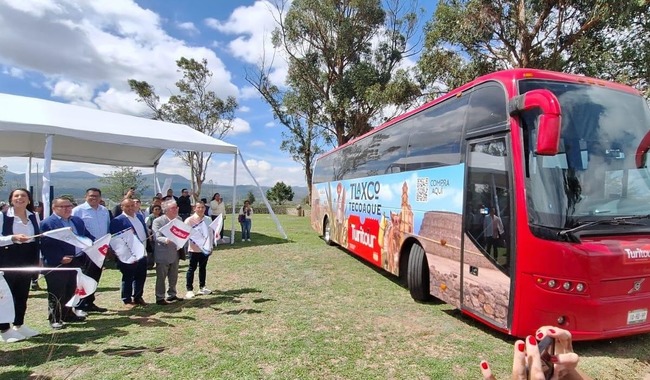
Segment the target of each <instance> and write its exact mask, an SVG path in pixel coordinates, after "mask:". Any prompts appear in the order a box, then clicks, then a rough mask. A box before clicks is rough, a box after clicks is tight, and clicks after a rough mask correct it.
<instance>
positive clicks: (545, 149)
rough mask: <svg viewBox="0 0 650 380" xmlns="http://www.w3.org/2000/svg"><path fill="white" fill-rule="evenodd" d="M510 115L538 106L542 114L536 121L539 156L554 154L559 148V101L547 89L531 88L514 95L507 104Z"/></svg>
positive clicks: (560, 113)
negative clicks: (521, 93) (523, 92)
mask: <svg viewBox="0 0 650 380" xmlns="http://www.w3.org/2000/svg"><path fill="white" fill-rule="evenodd" d="M508 107H509V112H510V116H515V115H517V114H519V113H520V112H522V111H527V110H530V109H533V108H539V109H540V110H541V112H542V114H541V115H540V116H539V119H538V122H537V147H536V148H535V153H537V154H538V155H540V156H555V155H556V154H557V153H558V151H559V150H560V130H561V127H562V112H561V110H560V102H559V101H558V100H557V97H555V95H554V94H553V93H552V92H551V91H549V90H543V89H542V90H532V91H529V92H527V93H525V94H523V95H519V96H515V97H514V98H512V99H511V100H510V102H509V104H508Z"/></svg>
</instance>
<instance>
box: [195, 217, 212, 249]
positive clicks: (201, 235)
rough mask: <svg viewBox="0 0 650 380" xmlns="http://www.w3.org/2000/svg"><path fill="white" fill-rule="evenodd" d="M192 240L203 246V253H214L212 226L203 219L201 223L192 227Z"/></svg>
mask: <svg viewBox="0 0 650 380" xmlns="http://www.w3.org/2000/svg"><path fill="white" fill-rule="evenodd" d="M190 240H191V241H192V243H194V244H196V245H198V246H199V247H201V251H202V252H203V254H205V255H209V254H211V253H212V239H210V228H209V227H208V225H207V224H205V222H203V221H201V223H199V224H197V225H195V226H194V227H192V231H190Z"/></svg>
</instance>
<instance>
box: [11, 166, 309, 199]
mask: <svg viewBox="0 0 650 380" xmlns="http://www.w3.org/2000/svg"><path fill="white" fill-rule="evenodd" d="M102 177H103V176H100V175H96V174H92V173H88V172H84V171H73V172H54V173H51V175H50V184H51V185H52V186H54V195H55V196H56V195H60V194H70V195H72V196H73V197H75V199H77V200H78V201H81V200H83V198H84V194H85V191H86V189H87V188H89V187H97V188H100V189H101V188H102V183H101V182H100V181H99V179H100V178H102ZM170 177H171V178H172V189H174V195H176V196H178V195H180V193H181V189H182V188H190V180H189V179H187V178H185V177H183V176H181V175H178V174H165V173H158V181H159V182H160V184H161V185H162V183H163V182H164V181H165V179H167V178H170ZM141 178H142V179H144V183H145V184H147V185H148V186H149V187H148V189H146V190H145V196H144V197H143V199H142V201H143V203H147V202H148V201H149V200H150V199H151V198H152V197H153V196H154V190H153V189H154V179H153V174H143V175H142V177H141ZM30 182H31V186H32V187H33V191H34V192H35V193H36V194H37V195H38V197H39V199H40V195H39V194H40V192H41V191H40V188H41V186H42V183H43V178H42V174H39V175H37V174H36V173H32V175H31V177H30ZM24 186H25V174H19V173H13V172H10V171H8V172H7V173H6V174H5V187H4V188H2V189H0V200H6V199H7V197H8V196H9V191H10V189H14V188H17V187H24ZM269 188H270V187H269V186H262V190H263V191H264V193H265V194H266V190H268V189H269ZM291 189H292V190H293V193H294V197H293V202H292V203H303V199H304V198H305V197H306V196H307V187H305V186H292V187H291ZM202 190H203V191H202V194H201V198H207V199H208V200H209V199H210V198H211V197H212V195H213V194H214V193H215V192H219V193H220V194H221V196H222V197H223V198H224V199H225V200H226V202H227V203H231V202H232V194H233V186H222V185H211V184H210V183H207V182H206V183H203V189H202ZM249 191H251V192H253V195H255V199H256V202H260V201H261V200H262V196H261V195H260V191H259V190H258V189H257V186H255V185H237V199H238V200H241V199H243V198H244V196H246V194H248V192H249Z"/></svg>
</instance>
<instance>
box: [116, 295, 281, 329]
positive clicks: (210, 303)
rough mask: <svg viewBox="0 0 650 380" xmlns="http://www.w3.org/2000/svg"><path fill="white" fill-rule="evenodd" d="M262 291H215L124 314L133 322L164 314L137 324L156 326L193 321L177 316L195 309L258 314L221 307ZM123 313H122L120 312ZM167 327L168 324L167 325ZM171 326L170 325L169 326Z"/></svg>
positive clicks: (234, 313)
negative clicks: (128, 314)
mask: <svg viewBox="0 0 650 380" xmlns="http://www.w3.org/2000/svg"><path fill="white" fill-rule="evenodd" d="M261 292H262V291H261V290H259V289H255V288H242V289H232V290H225V291H220V290H215V291H213V292H212V294H209V295H199V296H195V297H194V298H192V299H189V300H188V299H185V300H182V301H175V302H172V303H170V304H168V305H164V306H162V305H156V304H151V305H148V306H147V307H134V308H133V309H131V310H127V311H125V312H127V313H130V314H133V315H132V316H131V317H130V318H129V319H131V320H134V315H135V316H138V317H139V318H147V315H151V314H155V313H159V312H164V313H165V314H166V315H161V316H160V318H150V320H149V321H142V322H139V323H141V324H142V325H156V323H164V324H166V322H162V320H161V319H164V318H170V317H171V318H176V319H179V318H180V319H189V320H194V318H191V317H186V316H182V315H180V316H179V315H178V314H179V313H183V312H184V310H185V309H190V308H196V309H206V308H208V309H212V310H214V311H217V312H220V313H222V314H226V315H240V314H260V313H262V311H261V310H257V309H253V308H238V309H234V310H227V311H226V308H225V307H223V306H224V305H229V304H230V305H237V304H240V303H242V302H243V301H242V299H241V297H242V296H244V295H246V294H255V293H261ZM269 301H275V300H274V299H271V298H255V299H253V300H252V302H253V303H255V304H259V303H264V302H269ZM120 313H124V312H120ZM167 325H169V324H167ZM170 326H171V325H170Z"/></svg>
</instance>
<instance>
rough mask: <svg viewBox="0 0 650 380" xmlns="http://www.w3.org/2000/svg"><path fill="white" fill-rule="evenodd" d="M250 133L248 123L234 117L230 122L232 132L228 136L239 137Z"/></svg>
mask: <svg viewBox="0 0 650 380" xmlns="http://www.w3.org/2000/svg"><path fill="white" fill-rule="evenodd" d="M250 132H251V125H250V124H249V123H248V121H246V120H244V119H241V118H238V117H236V118H235V119H234V120H233V121H232V130H231V131H230V132H228V136H234V135H240V134H243V133H250Z"/></svg>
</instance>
